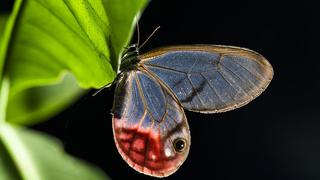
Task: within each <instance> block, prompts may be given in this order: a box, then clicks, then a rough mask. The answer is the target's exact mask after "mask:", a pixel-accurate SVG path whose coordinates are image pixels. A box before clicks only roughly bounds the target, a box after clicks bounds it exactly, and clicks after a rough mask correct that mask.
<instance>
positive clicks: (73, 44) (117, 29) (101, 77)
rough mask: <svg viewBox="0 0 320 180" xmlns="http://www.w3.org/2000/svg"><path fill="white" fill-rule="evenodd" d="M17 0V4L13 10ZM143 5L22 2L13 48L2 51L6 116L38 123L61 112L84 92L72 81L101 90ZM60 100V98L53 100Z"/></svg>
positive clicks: (99, 0) (94, 0) (101, 0)
mask: <svg viewBox="0 0 320 180" xmlns="http://www.w3.org/2000/svg"><path fill="white" fill-rule="evenodd" d="M20 2H21V1H20V0H18V1H17V2H16V5H15V7H16V9H19V6H18V5H17V4H19V3H20ZM146 3H147V1H146V0H135V1H132V0H120V1H115V0H109V1H108V0H64V1H56V0H26V1H24V2H23V3H22V7H21V8H20V9H21V10H20V11H14V12H13V13H12V15H11V16H12V17H15V16H17V17H18V18H17V20H16V23H15V26H14V34H13V35H12V37H11V41H10V47H11V48H10V50H8V51H3V53H2V54H0V57H1V56H3V57H7V58H6V66H5V72H4V73H5V74H7V75H8V77H9V78H10V82H11V88H10V97H9V107H8V109H9V110H8V112H9V113H8V119H7V120H8V121H9V122H14V123H19V124H34V123H37V122H38V121H39V120H44V119H46V118H48V117H50V116H52V115H54V114H56V113H57V112H59V111H61V110H62V109H63V108H64V107H66V106H67V105H69V104H70V103H72V102H74V100H75V99H77V98H78V97H79V96H80V95H81V94H82V93H83V91H82V90H81V89H80V88H79V87H76V85H75V84H76V82H77V83H78V84H79V85H80V86H81V87H82V88H100V87H102V86H104V85H106V84H108V83H110V82H112V81H113V80H114V78H115V76H116V71H117V64H118V61H119V59H120V58H119V55H120V53H121V51H122V48H123V47H124V46H126V45H127V43H128V41H129V39H130V38H131V35H132V29H133V25H134V23H133V20H134V16H135V15H136V14H139V12H140V11H141V9H142V8H143V7H144V6H145V5H146ZM8 36H9V37H6V38H7V39H10V34H9V35H8ZM1 46H2V45H1ZM109 48H110V49H112V50H111V52H110V50H109ZM111 64H113V66H114V67H115V69H113V68H112V65H111ZM66 72H70V73H71V74H72V75H73V76H74V77H75V79H74V80H70V78H68V77H67V79H68V80H65V81H68V83H63V82H62V80H63V79H66V78H64V75H65V74H67V73H66ZM61 82H62V84H59V83H61ZM56 84H59V85H57V86H56ZM51 88H54V89H55V90H51ZM59 88H60V89H61V90H60V91H58V89H59ZM49 92H50V93H49ZM60 100H63V101H62V102H57V101H60ZM47 106H49V107H47ZM26 113H27V114H26Z"/></svg>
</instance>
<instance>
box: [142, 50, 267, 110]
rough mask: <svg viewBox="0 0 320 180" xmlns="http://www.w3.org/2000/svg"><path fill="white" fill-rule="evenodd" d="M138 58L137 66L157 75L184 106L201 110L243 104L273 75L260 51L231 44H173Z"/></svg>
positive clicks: (257, 94)
mask: <svg viewBox="0 0 320 180" xmlns="http://www.w3.org/2000/svg"><path fill="white" fill-rule="evenodd" d="M139 58H140V60H141V62H140V66H143V67H144V68H145V69H146V70H147V71H149V72H150V73H152V74H154V75H156V76H157V77H159V79H161V80H162V81H163V83H164V84H166V85H167V86H168V88H169V89H171V90H172V91H173V93H174V94H175V95H176V97H177V99H179V101H180V103H181V105H182V106H183V107H184V108H186V109H188V110H190V111H196V112H202V113H216V112H225V111H229V110H233V109H236V108H238V107H241V106H243V105H246V104H247V103H249V102H250V101H251V100H253V99H254V98H256V97H257V96H259V95H260V94H261V93H262V92H263V91H264V90H265V89H266V87H267V86H268V85H269V83H270V81H271V79H272V77H273V68H272V66H271V65H270V63H269V62H268V61H267V60H266V59H265V58H264V57H263V56H262V55H260V54H258V53H257V52H254V51H252V50H249V49H245V48H239V47H232V46H219V45H192V46H172V47H165V48H160V49H158V50H154V51H151V52H149V53H146V54H143V55H141V56H139Z"/></svg>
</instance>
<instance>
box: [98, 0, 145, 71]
mask: <svg viewBox="0 0 320 180" xmlns="http://www.w3.org/2000/svg"><path fill="white" fill-rule="evenodd" d="M103 2H104V3H103V4H104V6H105V9H106V10H107V12H108V17H109V22H110V26H111V27H112V29H111V37H110V38H111V42H112V43H111V45H112V47H111V49H112V51H111V52H112V53H111V55H112V57H114V59H116V61H113V63H114V64H112V65H113V67H114V69H116V70H118V68H119V63H120V58H121V54H122V52H123V48H124V47H126V46H128V43H129V41H130V39H131V37H132V34H133V30H134V27H135V25H136V20H137V19H138V18H139V16H140V13H141V10H142V9H144V8H145V7H146V5H147V3H148V0H135V1H132V0H131V1H130V0H129V1H128V0H103Z"/></svg>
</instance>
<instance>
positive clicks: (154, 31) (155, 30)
mask: <svg viewBox="0 0 320 180" xmlns="http://www.w3.org/2000/svg"><path fill="white" fill-rule="evenodd" d="M159 29H160V26H158V27H157V28H155V29H154V30H153V32H152V33H151V34H150V35H149V37H148V38H147V39H146V40H145V41H144V42H143V43H142V44H141V46H139V44H138V50H139V49H141V48H142V47H143V46H144V45H145V44H146V43H147V42H148V41H149V39H150V38H151V37H152V36H153V35H154V34H155V33H156V32H157V31H158V30H159ZM138 36H139V31H138Z"/></svg>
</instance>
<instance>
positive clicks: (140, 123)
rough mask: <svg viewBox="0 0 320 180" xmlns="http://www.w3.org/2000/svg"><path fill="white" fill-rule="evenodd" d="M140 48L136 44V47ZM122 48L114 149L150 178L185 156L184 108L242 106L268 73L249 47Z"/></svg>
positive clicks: (173, 168) (201, 109)
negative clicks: (139, 51) (123, 51)
mask: <svg viewBox="0 0 320 180" xmlns="http://www.w3.org/2000/svg"><path fill="white" fill-rule="evenodd" d="M140 47H141V46H140ZM138 50H139V45H138V46H135V48H134V51H127V52H126V53H125V54H124V56H123V58H122V62H121V65H120V73H119V75H118V78H117V79H118V80H117V86H116V90H115V97H114V105H113V110H112V111H113V122H112V123H113V133H114V139H115V143H116V146H117V149H118V151H119V153H120V154H121V156H122V158H123V159H124V160H125V161H126V162H127V163H128V164H129V165H130V166H131V167H132V168H134V169H135V170H137V171H139V172H141V173H143V174H147V175H150V176H155V177H165V176H169V175H171V174H172V173H174V172H175V171H176V170H177V169H178V168H179V167H180V166H181V165H182V163H183V162H184V161H185V160H186V158H187V156H188V153H189V149H190V144H191V136H190V131H189V126H188V122H187V118H186V116H185V113H184V109H186V110H189V111H195V112H200V113H219V112H225V111H230V110H233V109H236V108H239V107H241V106H244V105H246V104H247V103H249V102H250V101H251V100H253V99H254V98H256V97H257V96H259V95H260V94H261V93H262V92H263V91H264V90H265V89H266V87H267V86H268V85H269V83H270V81H271V79H272V77H273V69H272V66H271V65H270V63H269V62H268V61H267V60H266V59H265V58H264V57H263V56H262V55H260V54H258V53H257V52H254V51H252V50H249V49H245V48H240V47H233V46H221V45H184V46H171V47H163V48H159V49H156V50H153V51H151V52H147V53H145V54H142V55H139V53H138Z"/></svg>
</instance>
